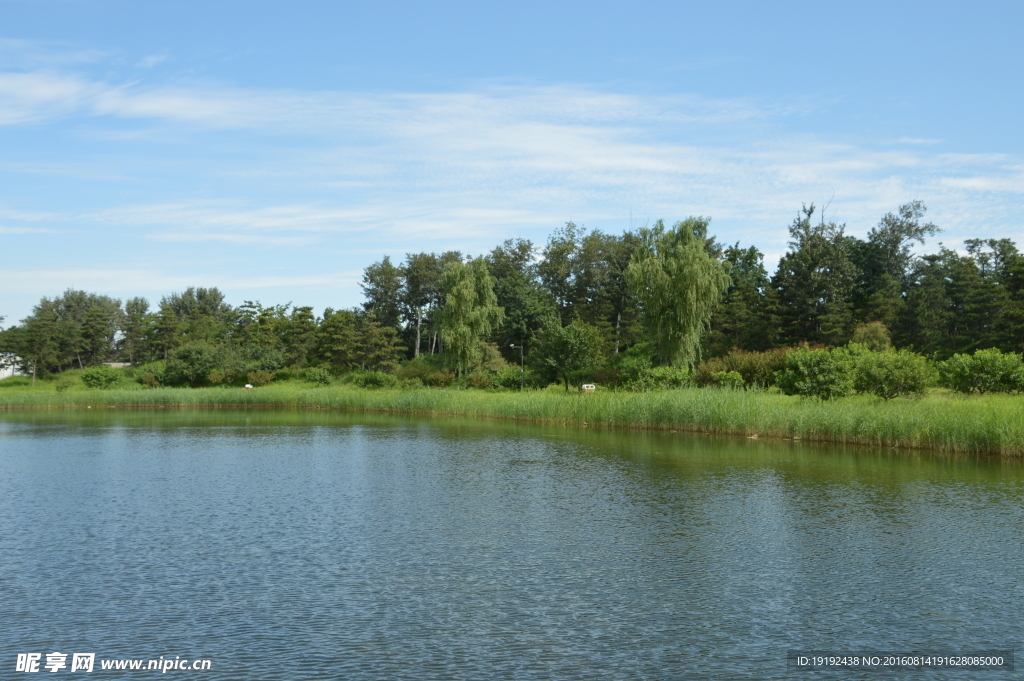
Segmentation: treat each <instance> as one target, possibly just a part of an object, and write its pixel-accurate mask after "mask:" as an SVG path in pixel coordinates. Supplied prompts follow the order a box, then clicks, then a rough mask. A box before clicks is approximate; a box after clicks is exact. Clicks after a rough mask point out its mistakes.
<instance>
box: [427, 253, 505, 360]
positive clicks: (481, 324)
mask: <svg viewBox="0 0 1024 681" xmlns="http://www.w3.org/2000/svg"><path fill="white" fill-rule="evenodd" d="M441 286H442V290H443V291H444V307H443V308H442V309H441V324H440V326H441V341H442V342H443V343H444V348H445V353H446V355H447V356H448V358H449V361H450V363H451V364H454V366H455V369H456V371H458V372H459V373H460V374H462V373H465V372H466V371H467V370H469V369H471V368H472V367H473V366H475V365H476V363H477V362H478V360H479V357H480V341H481V340H482V339H483V337H484V336H487V335H489V334H490V333H491V332H492V331H493V330H494V328H495V327H496V326H497V325H498V324H500V323H501V321H502V320H503V319H504V318H505V313H504V310H502V309H501V308H500V307H499V306H498V298H497V296H496V295H495V294H494V277H492V276H491V275H490V273H489V272H488V271H487V261H486V260H484V259H483V258H477V259H476V260H473V261H472V262H470V263H468V264H464V263H462V262H461V261H455V262H450V263H448V264H447V265H445V268H444V276H443V278H442V283H441Z"/></svg>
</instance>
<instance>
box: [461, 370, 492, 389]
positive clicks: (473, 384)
mask: <svg viewBox="0 0 1024 681" xmlns="http://www.w3.org/2000/svg"><path fill="white" fill-rule="evenodd" d="M493 385H494V379H493V378H491V375H490V374H485V373H484V372H482V371H476V372H474V373H472V374H470V375H469V376H466V386H467V387H469V388H490V387H491V386H493Z"/></svg>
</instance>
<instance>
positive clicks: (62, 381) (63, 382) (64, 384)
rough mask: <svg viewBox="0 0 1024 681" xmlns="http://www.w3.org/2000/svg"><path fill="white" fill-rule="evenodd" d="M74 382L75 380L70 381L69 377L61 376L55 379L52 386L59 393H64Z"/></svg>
mask: <svg viewBox="0 0 1024 681" xmlns="http://www.w3.org/2000/svg"><path fill="white" fill-rule="evenodd" d="M74 384H75V382H74V381H72V380H71V379H70V378H68V377H67V376H63V377H61V378H58V379H57V381H56V382H55V383H54V384H53V388H54V390H56V391H57V392H59V393H66V392H67V391H68V388H70V387H71V386H73V385H74Z"/></svg>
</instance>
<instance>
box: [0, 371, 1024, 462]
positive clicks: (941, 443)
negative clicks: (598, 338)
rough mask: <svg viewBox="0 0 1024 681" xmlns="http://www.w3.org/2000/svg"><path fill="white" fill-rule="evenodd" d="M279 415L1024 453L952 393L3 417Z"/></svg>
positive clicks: (218, 402) (146, 402)
mask: <svg viewBox="0 0 1024 681" xmlns="http://www.w3.org/2000/svg"><path fill="white" fill-rule="evenodd" d="M103 407H142V408H146V407H148V408H176V407H191V408H197V407H200V408H201V407H278V408H320V409H344V410H350V411H371V412H390V413H403V414H426V415H430V414H435V415H461V416H471V417H480V418H497V419H511V420H521V421H532V422H539V423H555V424H565V425H580V426H581V425H587V426H604V427H615V428H635V429H669V430H680V431H696V432H706V433H723V434H734V435H744V436H747V437H753V436H757V437H771V438H800V439H803V440H809V441H819V442H840V443H860V444H868V445H874V446H879V447H906V448H928V449H935V450H940V451H945V452H951V453H984V454H998V455H1002V456H1010V457H1019V456H1022V455H1024V398H1021V397H1013V396H1008V395H986V396H983V397H963V396H956V395H947V394H936V395H930V396H928V397H925V398H922V399H916V400H911V399H897V400H890V401H889V402H883V401H882V400H880V399H878V398H875V397H870V396H857V397H848V398H843V399H839V400H834V401H831V402H822V401H818V400H812V399H806V398H800V397H791V396H786V395H781V394H778V393H774V392H763V391H756V390H752V391H743V390H728V389H721V388H682V389H678V390H665V391H658V392H647V393H629V392H596V393H589V394H584V393H570V394H565V393H563V392H556V391H547V390H540V391H527V392H525V393H518V392H489V391H482V390H445V389H421V390H366V389H359V388H352V387H347V386H332V387H323V388H309V387H305V384H299V385H297V384H285V385H281V386H273V385H272V386H267V387H265V388H258V389H255V390H251V391H246V390H240V389H223V388H200V389H175V388H160V389H153V390H110V391H78V392H68V393H65V394H63V395H62V394H57V393H38V392H36V393H16V392H13V391H11V392H8V393H6V394H0V409H82V408H103Z"/></svg>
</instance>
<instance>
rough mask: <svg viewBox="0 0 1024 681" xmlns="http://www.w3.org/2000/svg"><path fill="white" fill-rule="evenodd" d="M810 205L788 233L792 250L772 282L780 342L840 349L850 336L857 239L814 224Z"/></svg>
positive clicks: (838, 229) (831, 224) (826, 225)
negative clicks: (825, 345) (853, 257)
mask: <svg viewBox="0 0 1024 681" xmlns="http://www.w3.org/2000/svg"><path fill="white" fill-rule="evenodd" d="M813 216H814V204H811V205H810V207H807V206H804V208H803V210H802V211H801V214H800V215H799V216H797V218H796V219H795V220H794V221H793V224H792V225H791V226H790V228H789V234H790V237H791V238H792V240H791V241H790V242H789V246H790V250H789V251H788V252H787V253H786V254H785V255H784V256H782V259H781V260H780V261H779V269H778V270H777V271H776V273H775V276H774V277H773V278H772V287H773V288H775V290H776V292H777V294H778V315H779V318H780V321H781V324H782V326H783V328H782V332H783V338H782V340H783V342H785V343H788V344H793V343H798V342H801V341H807V342H810V343H828V344H830V345H842V344H844V343H845V342H846V340H848V339H849V337H850V334H851V333H852V332H853V305H852V302H853V292H854V286H855V284H856V281H857V269H856V266H855V265H854V263H853V261H852V260H851V254H852V251H853V250H854V248H855V247H856V244H857V242H856V240H855V239H853V238H851V237H847V236H846V235H845V234H844V232H845V229H846V226H845V225H838V224H836V223H834V222H825V221H824V219H822V220H821V221H820V222H819V223H818V224H814V222H813V220H812V218H813Z"/></svg>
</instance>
